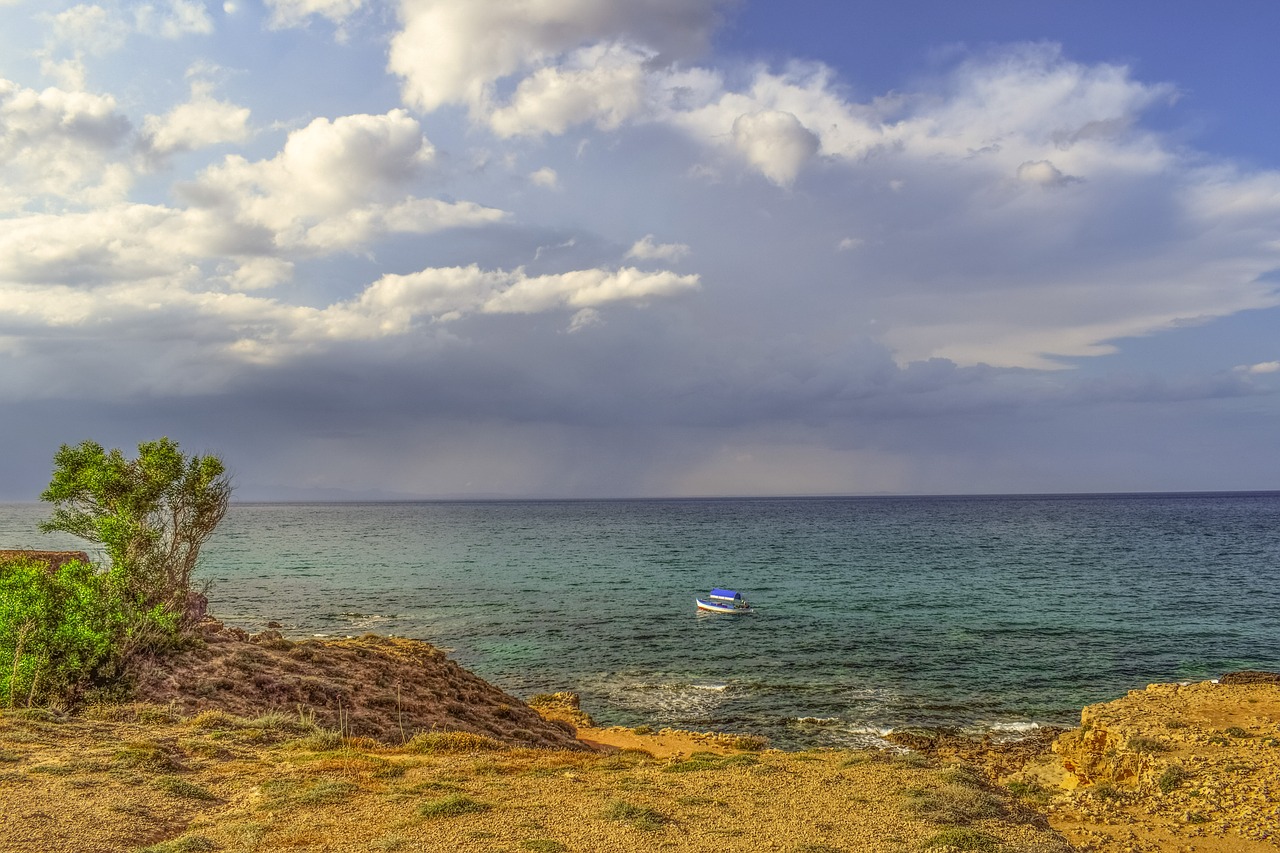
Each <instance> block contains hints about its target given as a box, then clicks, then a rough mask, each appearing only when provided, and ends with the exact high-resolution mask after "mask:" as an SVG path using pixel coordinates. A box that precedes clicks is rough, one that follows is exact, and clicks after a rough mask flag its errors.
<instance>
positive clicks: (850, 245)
mask: <svg viewBox="0 0 1280 853" xmlns="http://www.w3.org/2000/svg"><path fill="white" fill-rule="evenodd" d="M865 242H866V240H863V239H862V238H861V237H842V238H840V242H839V243H836V251H837V252H848V251H851V250H853V249H856V248H858V247H859V246H861V245H862V244H863V243H865Z"/></svg>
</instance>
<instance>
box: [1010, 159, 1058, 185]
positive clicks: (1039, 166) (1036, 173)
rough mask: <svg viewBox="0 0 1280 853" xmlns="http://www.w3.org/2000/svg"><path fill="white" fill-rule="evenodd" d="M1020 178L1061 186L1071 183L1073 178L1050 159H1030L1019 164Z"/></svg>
mask: <svg viewBox="0 0 1280 853" xmlns="http://www.w3.org/2000/svg"><path fill="white" fill-rule="evenodd" d="M1018 180H1020V181H1026V182H1027V183H1029V184H1039V185H1040V186H1042V187H1053V186H1060V185H1062V184H1066V183H1070V182H1071V178H1069V177H1068V176H1066V175H1064V174H1062V172H1060V171H1058V167H1057V166H1054V165H1053V163H1051V162H1049V161H1048V160H1028V161H1027V162H1025V163H1022V164H1020V165H1019V166H1018Z"/></svg>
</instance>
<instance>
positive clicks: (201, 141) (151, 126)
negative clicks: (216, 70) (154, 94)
mask: <svg viewBox="0 0 1280 853" xmlns="http://www.w3.org/2000/svg"><path fill="white" fill-rule="evenodd" d="M248 137H249V109H248V107H241V106H237V105H236V104H232V103H229V102H227V101H220V100H218V99H217V98H215V97H213V94H212V87H211V86H210V85H209V84H208V83H207V82H204V81H202V80H199V79H197V80H195V81H193V83H192V86H191V99H190V100H189V101H187V102H186V103H183V104H179V105H178V106H176V107H174V108H173V109H172V110H170V111H169V112H168V113H166V114H165V115H163V116H156V115H150V116H147V117H146V119H145V120H144V121H143V124H142V145H143V147H144V149H145V150H146V151H148V152H149V153H153V154H157V155H160V156H164V155H167V154H172V153H175V152H178V151H190V150H193V149H196V148H205V147H207V146H210V145H218V144H220V143H225V142H243V141H245V140H246V139H248Z"/></svg>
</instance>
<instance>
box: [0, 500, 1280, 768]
mask: <svg viewBox="0 0 1280 853" xmlns="http://www.w3.org/2000/svg"><path fill="white" fill-rule="evenodd" d="M43 514H44V511H43V510H42V508H40V507H36V506H30V505H28V506H12V505H11V506H6V507H0V546H3V545H6V544H7V545H13V546H14V547H24V546H29V547H37V546H39V547H60V546H61V545H63V544H66V545H73V544H74V542H73V541H72V540H67V541H66V542H62V541H54V540H53V538H52V537H41V536H38V535H36V536H29V535H26V534H25V531H28V530H31V529H34V523H35V520H37V519H38V518H40V517H42V515H43ZM24 525H25V527H24ZM202 573H203V575H204V576H205V577H207V578H209V579H211V580H212V581H213V584H214V586H213V589H212V592H211V598H212V601H213V605H212V609H213V611H214V612H215V613H216V614H217V615H218V616H219V617H220V618H222V619H224V621H227V622H229V623H231V624H237V625H241V626H243V627H245V628H248V629H250V630H258V629H260V628H261V627H263V626H264V625H265V623H266V622H267V621H268V620H276V621H279V622H281V623H282V624H284V626H285V631H286V633H287V634H289V635H293V636H311V635H325V636H342V635H347V634H359V633H363V632H365V631H377V632H380V633H391V634H398V635H402V636H408V637H417V638H421V639H426V640H429V641H431V642H432V643H435V644H437V645H440V646H442V647H445V648H447V649H450V650H451V654H452V656H453V657H454V658H455V659H456V660H458V661H459V662H460V663H462V664H463V665H464V666H467V667H469V668H471V669H473V670H474V671H476V672H477V673H479V674H481V675H482V676H484V677H485V678H488V679H490V680H491V681H493V682H495V683H497V684H499V685H501V686H502V687H504V688H506V689H507V690H510V691H512V692H514V693H516V694H517V695H521V696H526V697H527V696H528V695H531V694H533V693H538V692H547V691H553V690H564V689H572V690H576V691H578V692H579V693H580V694H581V695H582V699H583V705H584V707H585V708H587V709H588V710H589V711H591V712H592V713H593V714H594V715H595V716H596V717H597V718H598V719H600V720H601V721H603V722H605V723H621V724H628V725H634V724H638V723H640V722H648V723H652V724H660V725H673V726H680V727H686V728H696V729H722V730H732V731H750V732H758V733H762V734H765V735H767V736H769V737H770V738H772V739H773V741H774V742H775V743H778V744H781V745H788V746H796V745H825V744H831V745H835V744H865V743H871V742H875V741H876V739H877V737H878V735H879V734H881V733H883V732H884V731H885V730H886V729H889V728H892V727H899V726H904V725H956V726H961V727H966V728H971V729H975V730H994V731H1011V732H1017V731H1020V730H1023V729H1025V728H1027V727H1029V726H1032V725H1036V724H1040V725H1043V724H1067V725H1070V724H1072V723H1073V722H1074V721H1076V720H1078V714H1079V709H1080V707H1081V706H1082V705H1084V704H1087V703H1089V702H1094V701H1099V700H1103V699H1107V698H1111V697H1115V696H1118V695H1122V694H1123V693H1124V692H1125V691H1127V690H1130V689H1135V688H1140V687H1143V686H1145V685H1146V684H1147V683H1149V682H1154V681H1185V680H1199V679H1205V678H1213V677H1217V676H1218V675H1220V674H1222V673H1223V672H1227V671H1231V670H1234V669H1244V668H1266V669H1280V494H1276V493H1268V494H1251V495H1185V496H1178V495H1168V496H1119V497H1117V496H1106V497H1103V496H1098V497H1079V496H1071V497H1011V498H1006V497H1001V498H985V497H984V498H848V499H769V500H766V499H761V500H663V501H545V502H445V503H403V504H241V505H236V506H234V507H233V508H232V510H231V512H230V513H229V514H228V517H227V519H226V521H225V522H224V524H223V526H222V527H221V528H220V529H219V531H218V533H217V534H216V535H215V537H214V538H213V539H212V540H211V541H210V543H209V544H208V545H207V546H206V549H205V552H204V557H203V563H202ZM712 586H727V587H730V588H734V589H738V590H741V591H742V592H744V594H746V595H747V597H748V598H750V599H751V601H752V603H753V604H754V605H755V607H756V612H755V613H754V614H753V615H750V616H745V617H725V616H715V615H706V614H702V615H700V614H698V613H696V612H695V609H694V605H693V598H694V596H695V595H697V594H701V593H705V592H706V591H707V590H708V589H709V588H710V587H712Z"/></svg>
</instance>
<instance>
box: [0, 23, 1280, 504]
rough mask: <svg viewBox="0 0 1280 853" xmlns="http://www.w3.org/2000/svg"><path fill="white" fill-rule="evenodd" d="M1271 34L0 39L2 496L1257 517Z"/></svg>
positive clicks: (1274, 382)
mask: <svg viewBox="0 0 1280 853" xmlns="http://www.w3.org/2000/svg"><path fill="white" fill-rule="evenodd" d="M1277 31H1280V8H1278V7H1276V5H1275V4H1274V3H1269V2H1238V3H1233V4H1229V5H1226V6H1221V7H1214V8H1210V7H1208V6H1205V5H1204V4H1199V3H1191V2H1161V3H1155V2H1150V3H1148V2H1131V3H1125V4H1114V3H1100V2H1045V3H1035V4H1028V3H1014V2H1005V3H998V2H991V3H982V4H957V3H953V2H915V3H847V2H834V0H830V2H828V0H797V2H794V3H787V4H781V3H763V2H747V1H746V0H744V1H743V2H737V3H733V2H722V0H629V2H622V0H543V2H539V3H533V4H514V3H510V2H503V1H502V0H386V2H373V0H228V1H227V2H204V1H203V0H146V2H126V0H100V2H96V3H94V2H88V3H69V2H41V3H36V2H33V0H0V217H2V218H3V220H4V222H3V228H0V393H3V395H4V400H5V404H4V406H3V407H2V408H0V439H2V440H3V443H4V446H5V448H6V453H5V454H4V456H3V458H0V499H13V500H26V499H32V498H34V497H35V496H36V494H38V492H39V491H40V489H41V488H42V487H43V485H44V484H45V483H46V482H47V479H48V474H49V465H50V460H51V458H52V455H53V453H54V451H56V449H57V446H58V445H59V444H60V443H62V442H76V441H80V440H82V439H84V438H93V439H95V440H98V441H100V442H102V443H104V444H108V445H117V446H125V447H131V446H133V445H135V444H136V443H138V442H139V441H143V440H148V439H151V438H155V437H157V436H159V435H168V436H170V437H172V438H175V439H177V440H178V441H179V442H180V443H181V444H182V445H183V446H184V447H185V448H187V449H188V450H192V451H213V452H217V453H220V454H221V455H222V456H224V458H226V460H227V461H228V463H229V465H230V467H231V468H232V469H233V470H234V471H235V477H236V483H237V487H238V495H239V497H241V498H243V499H274V498H308V497H440V496H482V497H493V496H507V497H522V496H582V497H628V496H667V495H670V496H680V495H719V494H735V495H736V494H831V493H846V494H864V493H989V492H1080V491H1164V490H1236V489H1241V490H1243V489H1275V488H1280V454H1277V453H1276V452H1275V450H1274V445H1275V440H1274V435H1275V432H1276V429H1275V427H1276V424H1277V414H1278V413H1280V405H1278V402H1280V401H1278V399H1277V389H1278V388H1280V344H1278V343H1277V340H1278V339H1280V335H1277V329H1278V327H1280V163H1278V162H1277V156H1278V155H1277V150H1278V149H1277V146H1276V145H1275V138H1276V129H1277V127H1278V126H1280V106H1278V105H1277V103H1276V100H1275V99H1274V98H1273V97H1271V94H1270V88H1271V86H1270V83H1271V81H1274V80H1275V79H1277V74H1276V71H1277V64H1278V63H1277V60H1276V58H1275V51H1274V50H1273V47H1272V45H1271V44H1270V43H1269V41H1268V39H1269V36H1270V34H1273V33H1275V32H1277Z"/></svg>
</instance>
